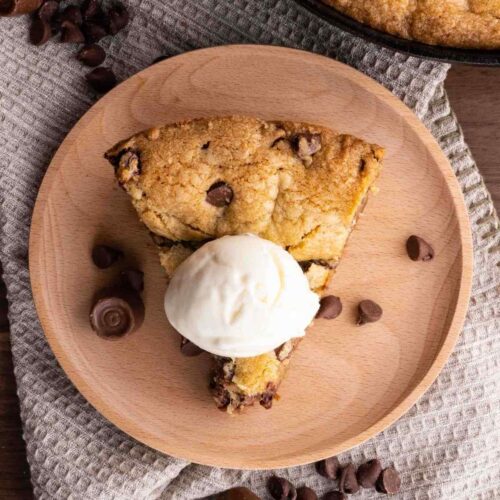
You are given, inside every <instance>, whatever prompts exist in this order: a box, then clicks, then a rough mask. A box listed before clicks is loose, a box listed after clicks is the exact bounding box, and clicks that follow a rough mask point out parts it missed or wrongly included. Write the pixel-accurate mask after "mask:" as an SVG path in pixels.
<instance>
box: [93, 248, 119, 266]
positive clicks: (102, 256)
mask: <svg viewBox="0 0 500 500" xmlns="http://www.w3.org/2000/svg"><path fill="white" fill-rule="evenodd" d="M120 257H123V252H122V251H121V250H117V249H116V248H113V247H109V246H108V245H96V246H95V247H94V248H93V249H92V261H93V262H94V264H95V265H96V266H97V267H98V268H99V269H106V268H108V267H109V266H111V265H112V264H114V263H115V262H116V261H117V260H118V259H119V258H120Z"/></svg>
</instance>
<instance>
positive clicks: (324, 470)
mask: <svg viewBox="0 0 500 500" xmlns="http://www.w3.org/2000/svg"><path fill="white" fill-rule="evenodd" d="M316 470H317V471H318V473H319V474H321V475H322V476H324V477H327V478H328V479H337V477H338V475H339V471H340V463H339V459H338V458H337V457H330V458H325V459H324V460H320V461H319V462H316Z"/></svg>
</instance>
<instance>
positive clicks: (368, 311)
mask: <svg viewBox="0 0 500 500" xmlns="http://www.w3.org/2000/svg"><path fill="white" fill-rule="evenodd" d="M381 317H382V308H381V307H380V306H379V305H378V304H377V303H376V302H373V300H362V301H361V302H360V303H359V304H358V325H364V324H366V323H374V322H375V321H378V320H379V319H380V318H381Z"/></svg>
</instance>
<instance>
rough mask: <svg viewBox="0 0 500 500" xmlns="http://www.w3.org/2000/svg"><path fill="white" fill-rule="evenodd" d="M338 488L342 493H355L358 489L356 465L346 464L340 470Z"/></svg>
mask: <svg viewBox="0 0 500 500" xmlns="http://www.w3.org/2000/svg"><path fill="white" fill-rule="evenodd" d="M339 489H340V491H342V492H344V493H348V494H351V493H357V492H358V491H359V484H358V480H357V479H356V467H355V465H354V464H347V465H346V466H345V467H342V470H341V471H340V479H339Z"/></svg>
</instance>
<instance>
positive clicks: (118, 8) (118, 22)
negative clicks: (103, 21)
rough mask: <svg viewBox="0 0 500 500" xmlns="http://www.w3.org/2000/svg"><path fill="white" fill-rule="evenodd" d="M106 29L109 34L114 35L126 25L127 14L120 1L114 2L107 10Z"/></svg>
mask: <svg viewBox="0 0 500 500" xmlns="http://www.w3.org/2000/svg"><path fill="white" fill-rule="evenodd" d="M108 19H109V21H108V31H109V33H110V35H116V34H117V33H118V32H119V31H120V30H122V29H123V28H125V26H127V24H128V21H129V14H128V10H127V8H126V7H125V6H124V5H123V4H122V3H115V4H114V5H113V6H112V7H111V8H110V9H109V10H108Z"/></svg>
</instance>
